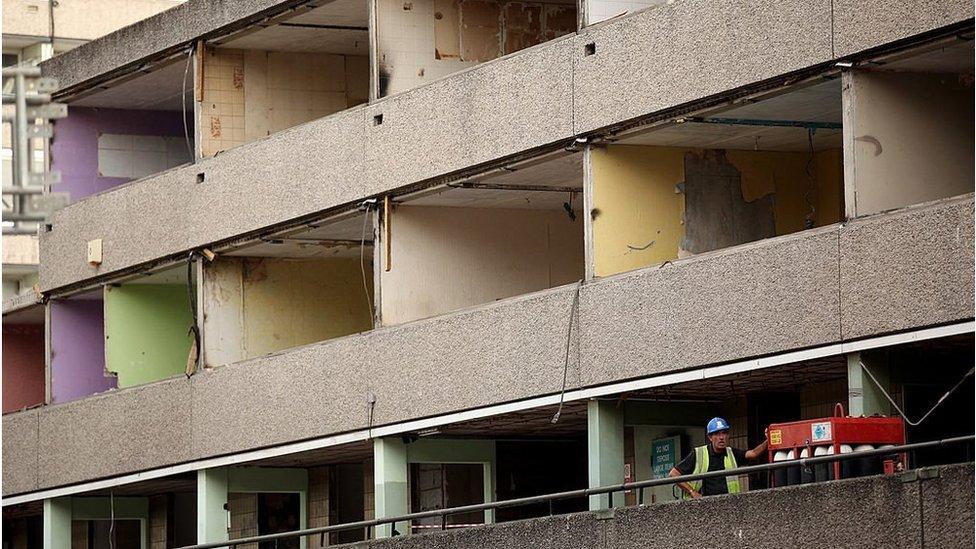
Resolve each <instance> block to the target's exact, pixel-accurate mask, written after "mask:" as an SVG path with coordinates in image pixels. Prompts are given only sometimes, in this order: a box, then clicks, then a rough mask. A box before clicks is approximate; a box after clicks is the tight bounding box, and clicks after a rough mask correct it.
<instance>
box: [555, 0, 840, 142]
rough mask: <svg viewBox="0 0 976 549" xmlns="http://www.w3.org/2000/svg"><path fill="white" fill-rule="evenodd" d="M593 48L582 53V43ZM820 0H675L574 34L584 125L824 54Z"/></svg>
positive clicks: (826, 26) (825, 3) (579, 127)
mask: <svg viewBox="0 0 976 549" xmlns="http://www.w3.org/2000/svg"><path fill="white" fill-rule="evenodd" d="M590 43H592V44H595V45H596V54H594V55H585V52H584V46H585V45H586V44H590ZM830 57H831V55H830V1H829V0H813V1H804V0H789V1H786V2H777V1H776V0H754V1H750V2H736V1H735V0H721V1H718V2H715V1H711V0H681V1H680V2H668V3H665V4H661V5H659V6H655V7H653V8H650V9H648V10H645V11H643V12H640V13H637V14H634V15H631V16H628V17H625V18H623V19H619V20H613V21H608V22H606V23H602V24H597V25H594V26H592V27H588V28H586V29H584V30H583V31H581V32H580V33H579V35H578V36H577V37H576V69H575V78H574V81H575V85H574V90H573V91H574V98H575V105H574V111H575V113H576V117H575V123H576V132H577V133H583V132H588V131H592V130H595V129H597V128H600V127H603V126H608V125H611V124H615V123H619V122H622V121H625V120H628V119H631V118H635V117H638V116H642V115H645V114H648V113H653V112H655V111H658V110H662V109H666V108H669V107H674V106H676V105H680V104H682V103H685V102H688V101H692V100H694V99H699V98H702V97H706V96H709V95H712V94H716V93H719V92H723V91H726V90H730V89H734V88H737V87H740V86H743V85H745V84H750V83H753V82H757V81H760V80H763V79H766V78H771V77H774V76H777V75H780V74H783V73H787V72H791V71H795V70H798V69H802V68H806V67H810V66H812V65H816V64H818V63H823V62H826V61H828V60H829V59H830Z"/></svg>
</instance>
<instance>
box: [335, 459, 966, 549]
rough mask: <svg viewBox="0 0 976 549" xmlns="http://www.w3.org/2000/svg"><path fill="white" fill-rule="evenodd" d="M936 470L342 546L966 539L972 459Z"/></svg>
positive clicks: (623, 546)
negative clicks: (944, 534)
mask: <svg viewBox="0 0 976 549" xmlns="http://www.w3.org/2000/svg"><path fill="white" fill-rule="evenodd" d="M935 470H938V472H939V477H938V478H935V479H932V480H924V481H921V482H919V481H917V480H916V481H912V482H903V481H902V479H901V477H900V476H887V477H885V476H878V477H868V478H860V479H852V480H845V481H839V482H830V483H823V484H811V485H806V486H796V487H790V488H780V489H777V490H764V491H758V492H750V493H745V494H740V495H735V496H717V497H711V498H704V499H701V500H697V501H692V502H674V503H666V504H660V505H650V506H647V507H627V508H622V509H617V510H615V511H613V512H612V513H609V514H603V515H598V514H596V513H577V514H572V515H561V516H556V517H545V518H540V519H531V520H524V521H518V522H509V523H504V524H498V525H493V526H484V527H478V528H467V529H460V530H452V531H448V532H436V533H430V534H421V535H414V536H405V537H397V538H391V539H386V540H380V541H371V542H362V543H358V544H355V545H351V547H352V546H354V547H363V548H365V547H369V548H370V549H413V548H421V547H423V548H424V549H441V548H444V549H447V548H451V549H468V548H472V549H474V548H479V549H480V548H491V549H521V548H523V547H551V548H557V547H572V548H574V549H632V548H633V549H637V548H645V547H709V548H710V547H749V548H754V549H763V548H769V549H781V548H783V547H791V548H796V549H807V548H809V549H822V548H823V547H886V548H895V549H915V548H922V547H939V548H947V549H955V548H963V547H972V531H973V529H972V522H973V521H972V517H973V493H972V490H971V489H970V488H971V487H972V484H973V465H972V464H971V463H967V464H961V465H950V466H945V467H939V468H937V469H935ZM920 495H921V498H920ZM936 498H938V499H940V500H941V504H940V505H938V506H932V505H929V500H930V499H936ZM923 502H925V507H924V513H925V515H924V517H923V513H922V505H923ZM929 513H931V515H930V514H929ZM923 522H924V526H925V543H924V545H923V543H922V541H923V540H922V535H923ZM930 525H931V526H933V527H934V528H936V529H937V530H939V531H952V532H953V537H951V538H931V537H929V531H928V528H929V527H930ZM966 536H968V538H967V537H966Z"/></svg>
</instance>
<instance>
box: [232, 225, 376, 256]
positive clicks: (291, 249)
mask: <svg viewBox="0 0 976 549" xmlns="http://www.w3.org/2000/svg"><path fill="white" fill-rule="evenodd" d="M364 224H365V229H366V232H365V240H366V251H365V253H366V256H367V257H370V256H371V254H372V251H371V249H372V248H371V247H372V239H373V223H372V219H369V220H366V218H365V216H364V215H363V214H356V215H353V216H348V217H344V218H342V219H340V220H338V221H334V222H331V223H328V222H322V224H321V225H320V226H318V227H315V228H311V229H308V230H305V231H299V232H296V233H291V234H289V235H287V236H280V237H276V238H274V239H266V240H264V241H262V242H260V243H258V244H254V245H251V246H248V247H245V248H238V249H236V250H234V251H232V252H227V253H225V254H224V255H229V256H236V257H290V258H334V257H359V256H360V251H359V248H360V246H359V243H360V241H361V240H362V239H363V237H364V233H363V227H364ZM336 241H339V242H336Z"/></svg>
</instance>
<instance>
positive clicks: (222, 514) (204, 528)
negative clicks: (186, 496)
mask: <svg viewBox="0 0 976 549" xmlns="http://www.w3.org/2000/svg"><path fill="white" fill-rule="evenodd" d="M227 491H228V490H227V469H226V468H224V467H215V468H213V469H201V470H199V471H197V543H211V542H215V541H227V540H228V539H229V538H228V535H227Z"/></svg>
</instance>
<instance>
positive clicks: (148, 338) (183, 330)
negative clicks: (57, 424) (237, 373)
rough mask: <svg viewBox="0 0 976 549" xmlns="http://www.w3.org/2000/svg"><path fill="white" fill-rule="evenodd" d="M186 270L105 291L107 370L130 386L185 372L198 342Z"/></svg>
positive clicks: (169, 271) (133, 281)
mask: <svg viewBox="0 0 976 549" xmlns="http://www.w3.org/2000/svg"><path fill="white" fill-rule="evenodd" d="M195 291H196V290H195V289H193V288H192V287H188V284H187V278H186V268H175V269H171V270H168V271H161V272H159V273H155V274H152V275H149V276H146V277H142V278H138V279H133V280H131V281H128V282H123V283H121V284H116V285H110V286H106V288H105V358H106V368H107V369H108V371H110V372H112V373H114V374H115V375H116V377H117V378H118V386H119V387H120V388H123V387H131V386H134V385H141V384H143V383H150V382H153V381H158V380H160V379H166V378H169V377H174V376H177V375H181V374H184V373H185V372H186V369H187V360H188V358H189V356H190V350H191V346H192V343H193V336H192V335H191V331H190V327H191V326H192V325H193V313H192V311H191V308H190V293H191V292H195Z"/></svg>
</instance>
